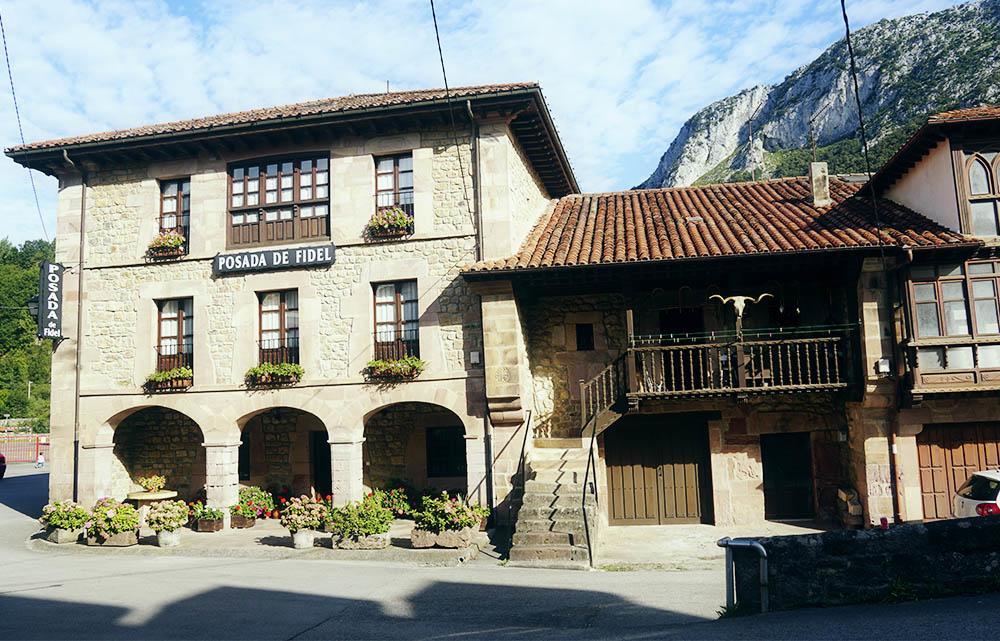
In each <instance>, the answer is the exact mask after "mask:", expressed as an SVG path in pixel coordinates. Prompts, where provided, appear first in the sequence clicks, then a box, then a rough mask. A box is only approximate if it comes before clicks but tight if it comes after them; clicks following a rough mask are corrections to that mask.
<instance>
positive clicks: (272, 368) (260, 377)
mask: <svg viewBox="0 0 1000 641" xmlns="http://www.w3.org/2000/svg"><path fill="white" fill-rule="evenodd" d="M304 374H305V370H304V369H302V366H301V365H299V364H298V363H261V364H260V365H256V366H254V367H251V368H250V369H248V370H247V372H246V374H244V376H243V380H244V382H245V383H246V386H247V387H277V386H281V385H294V384H295V383H298V382H299V381H300V380H302V376H303V375H304Z"/></svg>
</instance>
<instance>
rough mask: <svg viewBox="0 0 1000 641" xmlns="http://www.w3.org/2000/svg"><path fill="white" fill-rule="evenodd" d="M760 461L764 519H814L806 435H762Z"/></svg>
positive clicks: (809, 458)
mask: <svg viewBox="0 0 1000 641" xmlns="http://www.w3.org/2000/svg"><path fill="white" fill-rule="evenodd" d="M760 458H761V465H762V467H763V469H764V518H766V519H809V518H813V517H815V516H816V512H815V508H814V503H813V478H812V445H811V443H810V434H809V432H794V433H791V434H764V435H762V436H761V437H760Z"/></svg>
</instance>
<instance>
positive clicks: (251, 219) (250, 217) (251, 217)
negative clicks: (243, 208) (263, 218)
mask: <svg viewBox="0 0 1000 641" xmlns="http://www.w3.org/2000/svg"><path fill="white" fill-rule="evenodd" d="M259 220H260V215H259V214H258V213H257V212H256V211H248V212H247V222H248V223H256V222H258V221H259Z"/></svg>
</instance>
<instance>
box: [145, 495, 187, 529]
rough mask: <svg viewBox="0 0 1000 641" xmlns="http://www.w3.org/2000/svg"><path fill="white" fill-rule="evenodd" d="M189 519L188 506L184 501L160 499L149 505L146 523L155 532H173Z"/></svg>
mask: <svg viewBox="0 0 1000 641" xmlns="http://www.w3.org/2000/svg"><path fill="white" fill-rule="evenodd" d="M187 521H188V506H187V503H185V502H184V501H158V502H156V503H153V504H152V505H150V506H149V514H147V515H146V525H148V526H149V528H150V529H151V530H153V531H154V532H173V531H174V530H179V529H181V528H182V527H184V524H186V523H187Z"/></svg>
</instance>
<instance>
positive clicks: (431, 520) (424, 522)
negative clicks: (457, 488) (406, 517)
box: [413, 492, 490, 533]
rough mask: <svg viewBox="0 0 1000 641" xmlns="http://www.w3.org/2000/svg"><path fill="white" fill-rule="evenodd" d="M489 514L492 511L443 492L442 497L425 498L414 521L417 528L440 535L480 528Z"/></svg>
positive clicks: (415, 514) (414, 516)
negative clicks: (447, 531)
mask: <svg viewBox="0 0 1000 641" xmlns="http://www.w3.org/2000/svg"><path fill="white" fill-rule="evenodd" d="M489 514H490V511H489V510H488V509H486V508H485V507H483V506H481V505H469V504H467V503H466V502H465V501H464V500H462V497H460V496H456V497H451V496H448V493H447V492H441V495H440V496H425V497H424V498H423V505H422V506H421V509H420V511H419V512H415V513H414V515H413V520H414V525H415V526H416V527H417V528H419V529H421V530H427V531H428V532H435V533H439V532H443V531H445V530H464V529H465V528H469V527H478V526H479V523H480V522H481V521H482V520H483V519H484V518H486V517H487V516H489Z"/></svg>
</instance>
